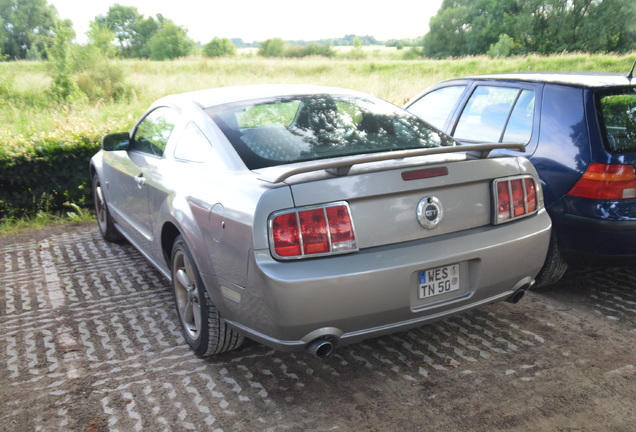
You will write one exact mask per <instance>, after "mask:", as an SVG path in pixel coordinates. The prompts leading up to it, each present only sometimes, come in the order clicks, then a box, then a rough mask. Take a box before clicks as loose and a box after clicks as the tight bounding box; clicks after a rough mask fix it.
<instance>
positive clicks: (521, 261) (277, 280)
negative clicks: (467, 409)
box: [90, 85, 550, 357]
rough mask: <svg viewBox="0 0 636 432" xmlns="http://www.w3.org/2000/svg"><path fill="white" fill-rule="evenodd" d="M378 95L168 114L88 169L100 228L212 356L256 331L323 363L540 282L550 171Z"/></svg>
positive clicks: (257, 99) (161, 103)
mask: <svg viewBox="0 0 636 432" xmlns="http://www.w3.org/2000/svg"><path fill="white" fill-rule="evenodd" d="M500 148H518V149H521V150H522V149H523V146H521V145H518V144H501V143H499V144H480V145H471V146H468V145H458V144H457V143H455V141H453V140H452V139H451V138H449V137H448V136H446V135H443V134H442V133H440V132H438V131H437V130H435V129H433V128H432V127H430V126H429V125H427V124H426V123H424V122H423V121H421V120H419V119H417V118H416V117H414V116H413V115H411V114H409V113H408V112H406V111H404V110H402V109H401V108H398V107H396V106H394V105H392V104H390V103H388V102H386V101H383V100H381V99H378V98H375V97H373V96H370V95H367V94H364V93H359V92H355V91H350V90H344V89H339V88H330V87H319V86H304V85H303V86H288V85H285V86H279V85H262V86H245V87H227V88H219V89H211V90H203V91H196V92H191V93H185V94H178V95H172V96H167V97H164V98H162V99H160V100H158V101H157V102H156V103H154V104H153V105H152V106H151V107H150V108H149V109H148V111H147V112H146V113H145V114H144V115H143V117H142V118H141V120H140V121H139V122H138V123H137V124H136V125H135V126H134V127H133V129H132V131H131V132H130V133H119V134H112V135H107V136H105V137H104V138H103V140H102V149H101V150H100V151H99V152H98V153H97V154H96V155H95V156H94V157H93V158H92V160H91V165H90V173H91V176H92V179H93V189H94V197H95V208H96V212H97V216H98V223H99V228H100V230H101V233H102V235H103V237H104V238H105V239H106V240H109V241H119V240H123V239H124V238H125V239H127V240H128V241H129V242H130V243H132V244H133V245H134V246H135V247H136V248H137V249H139V250H140V251H141V253H142V254H143V255H144V256H146V257H147V258H148V260H149V261H150V262H152V264H153V265H154V266H156V267H157V269H159V271H160V272H161V273H162V274H163V275H165V277H166V278H168V279H169V280H170V281H171V283H172V288H173V291H174V300H175V303H176V310H177V314H178V317H179V320H180V322H181V327H182V329H183V334H184V336H185V339H186V341H187V342H188V344H189V345H190V346H191V348H192V349H193V350H194V351H195V352H196V353H197V354H199V355H211V354H218V353H221V352H224V351H228V350H231V349H234V348H237V347H238V346H239V345H240V344H241V342H242V340H243V337H244V336H246V337H249V338H251V339H254V340H256V341H259V342H261V343H263V344H265V345H268V346H271V347H274V348H276V349H280V350H284V351H296V350H301V349H305V348H306V349H308V350H309V351H310V352H311V353H312V354H314V355H317V356H319V357H324V356H326V355H328V354H329V353H330V352H331V351H332V349H333V347H334V346H336V345H342V344H347V343H352V342H357V341H360V340H362V339H364V338H369V337H373V336H378V335H382V334H386V333H390V332H396V331H400V330H404V329H408V328H411V327H414V326H421V325H423V324H425V323H428V322H431V321H433V320H438V319H440V318H442V317H445V316H448V315H451V314H457V313H461V312H463V311H466V310H468V309H470V308H474V307H478V306H481V305H485V304H488V303H493V302H497V301H500V300H509V301H512V302H515V303H516V302H517V301H519V300H520V299H521V297H523V295H524V293H525V291H526V290H527V289H528V288H530V287H531V286H532V284H533V283H534V277H535V275H536V274H537V272H538V271H539V269H540V268H541V266H542V264H543V262H544V260H545V256H546V252H547V247H548V243H549V237H550V219H549V217H548V215H547V213H546V211H545V209H544V205H543V195H542V191H541V185H540V183H539V181H538V177H537V174H536V171H535V170H534V168H533V167H532V165H531V164H530V163H529V162H528V161H527V160H526V159H524V158H517V157H509V156H508V157H495V156H494V154H491V151H492V150H495V149H500Z"/></svg>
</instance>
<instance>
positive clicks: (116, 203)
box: [106, 107, 179, 253]
mask: <svg viewBox="0 0 636 432" xmlns="http://www.w3.org/2000/svg"><path fill="white" fill-rule="evenodd" d="M178 116H179V114H178V113H177V112H176V111H175V110H173V109H172V108H168V107H159V108H157V109H155V110H153V111H151V112H150V113H148V114H147V115H146V116H145V117H144V118H143V119H142V120H140V121H139V123H138V124H137V126H136V127H135V129H134V130H133V134H132V136H131V139H130V146H129V148H128V150H127V151H126V152H111V153H112V154H113V155H112V156H113V157H117V158H118V160H117V161H112V162H111V163H110V164H108V165H111V167H113V169H112V170H111V172H109V173H106V175H107V178H108V179H109V185H110V187H109V190H111V197H110V207H112V211H113V213H114V217H115V219H116V220H117V221H118V222H119V224H120V226H121V228H122V230H123V231H124V233H125V234H126V236H127V237H128V238H129V240H130V241H131V242H133V243H135V244H136V246H138V248H140V249H142V250H143V251H145V252H147V253H148V252H149V250H150V246H151V242H152V240H153V237H154V235H153V228H152V218H151V215H150V208H149V198H150V190H151V189H153V186H152V185H153V175H154V174H155V170H156V169H157V167H159V166H160V165H161V164H162V161H163V153H164V150H165V148H166V145H167V143H168V140H169V138H170V136H171V134H172V131H173V129H174V127H175V124H176V122H177V119H178Z"/></svg>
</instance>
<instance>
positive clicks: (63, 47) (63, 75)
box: [47, 23, 79, 102]
mask: <svg viewBox="0 0 636 432" xmlns="http://www.w3.org/2000/svg"><path fill="white" fill-rule="evenodd" d="M74 37H75V32H74V31H73V28H72V27H71V26H70V25H69V23H66V24H64V23H58V24H57V25H56V27H55V37H54V38H53V39H52V43H51V45H50V46H48V47H47V56H48V58H49V60H50V61H51V63H50V66H51V69H50V71H51V72H50V74H51V78H53V83H52V85H51V93H52V95H53V98H54V99H56V100H58V101H60V102H68V101H70V100H71V99H73V98H75V97H77V96H78V94H79V87H78V86H77V82H76V81H75V78H74V72H75V71H74V57H73V46H72V42H73V38H74Z"/></svg>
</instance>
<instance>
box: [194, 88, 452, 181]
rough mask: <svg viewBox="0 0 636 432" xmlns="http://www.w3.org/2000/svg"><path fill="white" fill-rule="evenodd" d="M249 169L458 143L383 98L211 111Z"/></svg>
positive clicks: (300, 100) (289, 101) (292, 101)
mask: <svg viewBox="0 0 636 432" xmlns="http://www.w3.org/2000/svg"><path fill="white" fill-rule="evenodd" d="M206 112H207V113H208V114H209V115H210V117H211V118H212V119H213V120H214V121H215V123H216V124H217V125H219V127H220V128H221V130H222V131H223V133H224V134H225V135H226V137H227V138H228V140H229V141H230V142H231V143H232V145H233V146H234V148H235V149H236V151H237V152H238V154H239V155H240V156H241V158H242V159H243V162H245V164H246V165H247V167H248V168H249V169H257V168H263V167H268V166H273V165H281V164H288V163H294V162H301V161H310V160H317V159H324V158H330V157H340V156H349V155H355V154H363V153H374V152H383V151H392V150H406V149H414V148H428V147H440V146H452V145H455V143H454V141H452V139H450V138H448V137H447V136H445V135H443V134H441V133H440V132H438V131H436V130H435V129H433V128H432V127H430V126H428V125H427V124H426V123H425V122H423V121H422V120H420V119H418V118H417V117H415V116H413V115H412V114H410V113H408V112H406V111H404V110H402V109H401V108H398V107H396V106H394V105H392V104H390V103H388V102H385V101H383V100H380V99H362V98H351V97H334V96H328V95H313V96H303V97H294V98H283V99H275V100H271V99H269V100H258V101H250V102H248V103H240V104H229V105H222V106H218V107H212V108H208V109H207V110H206Z"/></svg>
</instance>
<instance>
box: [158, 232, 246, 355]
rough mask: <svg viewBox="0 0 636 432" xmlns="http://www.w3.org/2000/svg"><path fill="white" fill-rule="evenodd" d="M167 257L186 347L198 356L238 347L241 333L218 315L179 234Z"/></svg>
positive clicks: (186, 246) (241, 341)
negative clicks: (169, 258) (188, 346)
mask: <svg viewBox="0 0 636 432" xmlns="http://www.w3.org/2000/svg"><path fill="white" fill-rule="evenodd" d="M170 261H171V264H170V267H171V271H172V292H173V294H174V301H175V305H176V309H177V315H178V317H179V322H180V323H181V330H182V332H183V336H184V337H185V340H186V342H187V343H188V345H190V348H192V350H193V351H194V352H195V353H196V354H197V355H199V356H209V355H214V354H220V353H223V352H226V351H231V350H233V349H235V348H238V347H239V346H240V345H241V343H243V336H241V335H240V334H239V333H237V332H236V331H234V330H232V329H231V328H230V327H229V326H228V325H227V324H226V323H225V321H224V320H223V318H221V316H220V315H219V311H218V310H217V308H216V306H215V305H214V303H212V299H211V298H210V296H209V295H208V292H207V290H206V289H205V286H204V285H203V280H202V279H201V275H200V274H199V271H198V269H197V267H196V264H195V263H194V260H193V259H192V254H191V253H190V249H189V248H188V245H187V244H186V242H185V240H184V239H183V237H181V236H178V237H177V238H176V240H175V242H174V245H173V247H172V254H171V260H170Z"/></svg>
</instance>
